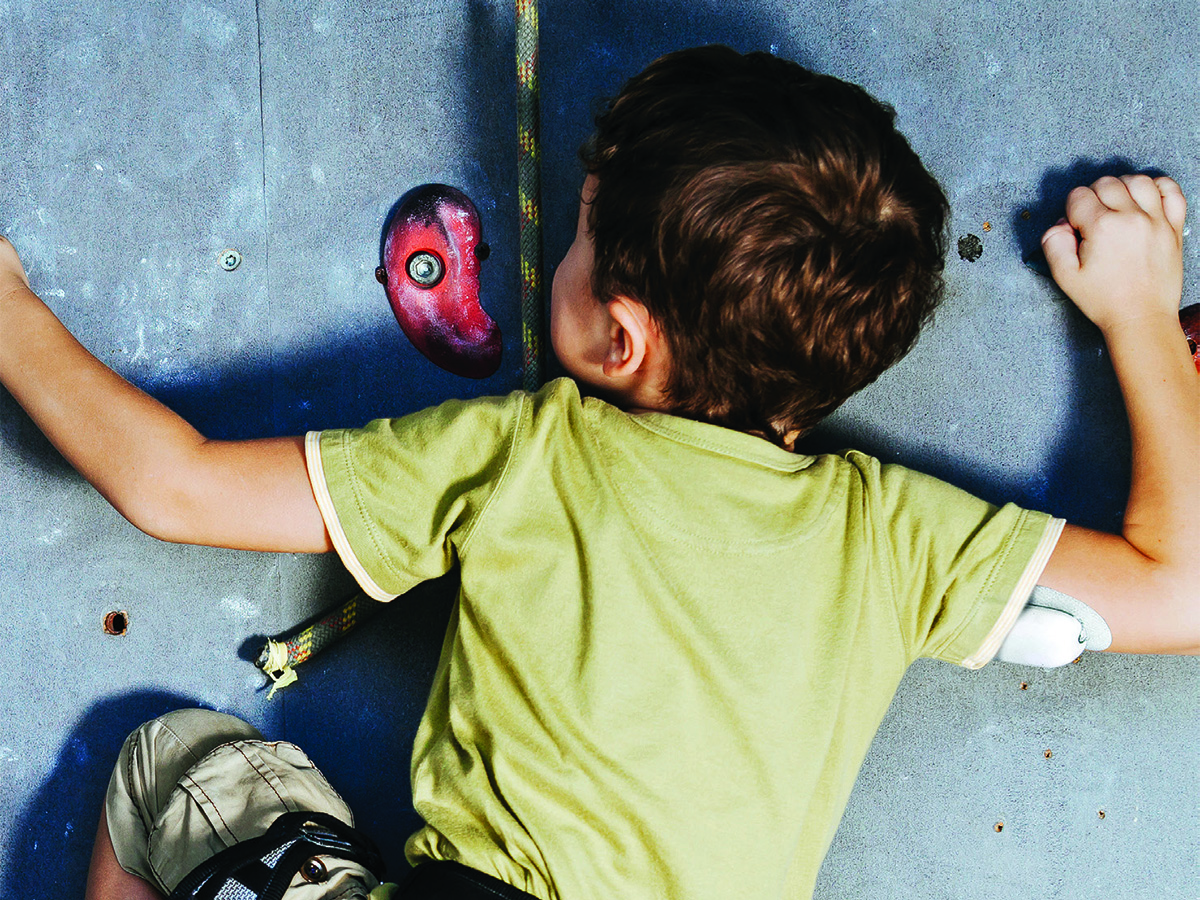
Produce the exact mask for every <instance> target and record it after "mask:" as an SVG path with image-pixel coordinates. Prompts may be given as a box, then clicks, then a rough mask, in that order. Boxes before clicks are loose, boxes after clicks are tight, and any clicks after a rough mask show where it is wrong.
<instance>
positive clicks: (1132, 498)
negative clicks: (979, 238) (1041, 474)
mask: <svg viewBox="0 0 1200 900" xmlns="http://www.w3.org/2000/svg"><path fill="white" fill-rule="evenodd" d="M1185 213H1186V202H1185V200H1184V197H1183V193H1182V191H1181V190H1180V189H1179V186H1178V185H1177V184H1176V183H1175V182H1174V181H1172V180H1171V179H1169V178H1157V179H1151V178H1149V177H1147V176H1144V175H1132V176H1124V177H1122V178H1120V179H1118V178H1102V179H1100V180H1099V181H1097V182H1095V183H1094V184H1093V185H1091V186H1090V187H1080V188H1076V189H1075V190H1074V191H1072V192H1071V194H1070V196H1069V197H1068V199H1067V216H1066V219H1064V220H1063V221H1061V222H1059V223H1058V224H1057V225H1055V226H1054V227H1052V228H1051V229H1049V230H1048V231H1047V232H1046V234H1045V235H1044V236H1043V238H1042V246H1043V249H1044V250H1045V253H1046V258H1047V261H1048V262H1049V263H1050V270H1051V273H1052V274H1053V275H1054V278H1055V280H1056V281H1057V282H1058V283H1059V285H1060V286H1061V287H1062V289H1063V290H1064V291H1065V292H1066V294H1067V296H1069V297H1070V298H1071V300H1072V301H1073V302H1074V303H1075V304H1076V305H1077V306H1078V307H1079V308H1080V309H1081V310H1082V311H1083V313H1084V314H1085V315H1086V316H1087V317H1088V318H1089V319H1091V320H1092V322H1093V323H1094V324H1095V325H1096V326H1097V327H1099V328H1100V330H1101V332H1102V333H1103V335H1104V339H1105V342H1106V344H1107V346H1108V350H1109V354H1110V356H1111V358H1112V363H1113V368H1114V369H1115V371H1116V375H1117V379H1118V381H1119V382H1120V385H1121V392H1122V395H1123V397H1124V400H1125V407H1126V411H1127V413H1128V417H1129V424H1130V432H1131V436H1132V440H1133V466H1132V481H1131V485H1130V492H1129V502H1128V505H1127V506H1126V509H1125V517H1124V524H1123V527H1122V533H1121V534H1120V535H1112V534H1103V533H1100V532H1096V531H1091V530H1089V529H1086V528H1080V527H1076V526H1072V525H1067V526H1066V527H1065V528H1064V530H1063V534H1062V537H1061V538H1060V539H1059V542H1058V544H1057V546H1056V548H1055V550H1054V553H1053V555H1052V556H1051V558H1050V561H1049V563H1048V564H1047V565H1046V568H1045V570H1044V571H1043V573H1042V576H1041V578H1040V579H1039V584H1042V585H1044V586H1046V587H1050V588H1054V589H1056V590H1059V591H1061V592H1063V593H1065V594H1069V595H1070V596H1073V597H1075V598H1077V599H1079V600H1082V601H1083V602H1084V603H1086V604H1087V605H1088V606H1090V607H1092V609H1094V610H1095V611H1096V612H1098V613H1099V614H1100V615H1101V616H1103V617H1104V619H1105V621H1106V622H1107V623H1108V626H1109V628H1110V629H1111V631H1112V635H1113V642H1112V646H1111V647H1110V648H1109V649H1110V650H1113V651H1119V652H1129V653H1182V654H1197V653H1200V375H1198V373H1197V371H1196V367H1195V365H1194V364H1193V362H1192V357H1191V353H1190V351H1189V349H1188V346H1187V340H1186V338H1185V337H1184V335H1183V333H1182V331H1181V329H1180V327H1179V318H1178V314H1179V312H1178V311H1179V301H1180V296H1181V293H1182V286H1183V264H1182V241H1183V222H1184V217H1185Z"/></svg>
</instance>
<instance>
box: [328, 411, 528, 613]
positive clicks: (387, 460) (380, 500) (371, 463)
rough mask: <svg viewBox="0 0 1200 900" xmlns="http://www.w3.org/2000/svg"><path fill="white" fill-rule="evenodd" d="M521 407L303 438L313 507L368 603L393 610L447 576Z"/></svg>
mask: <svg viewBox="0 0 1200 900" xmlns="http://www.w3.org/2000/svg"><path fill="white" fill-rule="evenodd" d="M523 407H524V396H523V395H522V394H512V395H510V396H508V397H502V398H484V399H479V400H469V401H450V402H448V403H444V404H442V405H441V406H437V407H433V408H431V409H427V410H423V411H421V412H418V413H414V414H412V415H410V416H405V417H403V418H398V419H378V420H376V421H374V422H371V423H370V424H369V425H367V426H366V427H364V428H360V429H349V430H334V431H322V432H310V433H309V434H308V436H307V437H306V439H305V456H306V459H307V462H308V474H309V480H310V481H311V482H312V486H313V493H314V495H315V496H316V499H317V505H318V506H319V507H320V509H321V515H322V516H323V517H324V519H325V526H326V528H327V529H328V531H329V535H330V538H331V539H332V541H333V545H334V547H335V548H336V549H337V552H338V555H339V556H340V557H341V559H342V562H343V563H344V564H345V565H346V568H347V569H349V570H350V572H351V574H352V575H354V577H355V579H356V580H357V581H358V583H359V586H360V587H361V588H362V589H363V591H364V592H365V593H366V594H367V595H368V596H370V597H373V598H374V599H376V600H391V599H392V598H394V597H397V596H399V595H400V594H402V593H404V592H405V591H407V590H409V589H410V588H412V587H414V586H416V585H417V584H419V583H420V582H422V581H426V580H428V579H430V578H436V577H437V576H439V575H443V574H445V573H446V572H448V571H449V570H450V569H451V567H453V565H454V563H455V560H456V556H457V554H458V553H459V551H460V550H461V548H462V547H463V546H464V545H465V543H466V542H467V541H468V540H469V538H470V535H471V532H472V529H473V528H474V526H475V524H476V523H477V522H478V520H479V518H480V516H481V514H482V512H483V510H484V508H485V507H486V505H487V503H488V500H489V499H490V497H491V496H492V494H493V492H494V491H495V489H496V486H497V484H498V483H499V482H500V480H501V478H502V476H503V473H504V469H505V465H506V463H507V461H508V459H509V455H510V453H511V451H512V447H513V444H514V442H515V440H516V437H515V434H516V428H517V423H518V422H519V420H520V417H521V413H522V409H523Z"/></svg>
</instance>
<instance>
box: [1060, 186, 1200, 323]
mask: <svg viewBox="0 0 1200 900" xmlns="http://www.w3.org/2000/svg"><path fill="white" fill-rule="evenodd" d="M1186 213H1187V201H1186V200H1185V199H1184V196H1183V191H1182V190H1181V189H1180V187H1179V185H1178V184H1176V183H1175V182H1174V181H1172V180H1171V179H1170V178H1166V177H1162V178H1150V177H1148V176H1146V175H1123V176H1122V177H1120V178H1112V177H1104V178H1101V179H1099V180H1098V181H1096V182H1095V183H1094V184H1092V185H1091V186H1090V187H1077V188H1075V190H1073V191H1071V193H1070V194H1069V195H1068V196H1067V216H1066V218H1065V219H1063V220H1062V221H1060V222H1059V223H1058V224H1056V225H1054V226H1053V227H1051V228H1050V229H1049V230H1047V231H1046V233H1045V234H1044V235H1042V250H1043V251H1044V252H1045V254H1046V261H1047V262H1048V263H1049V264H1050V273H1051V274H1052V275H1053V276H1054V280H1055V281H1057V282H1058V284H1059V286H1060V287H1061V288H1062V289H1063V291H1065V292H1066V294H1067V296H1068V297H1070V298H1071V300H1073V301H1074V302H1075V305H1076V306H1078V307H1079V308H1080V310H1082V311H1083V314H1084V315H1086V316H1087V317H1088V318H1089V319H1091V320H1092V322H1093V323H1095V324H1096V325H1097V326H1098V327H1099V328H1100V329H1101V330H1102V331H1107V330H1109V329H1110V328H1112V327H1115V326H1119V325H1121V324H1122V323H1124V322H1128V321H1132V320H1136V319H1142V318H1145V317H1146V316H1153V315H1158V314H1161V313H1165V314H1168V315H1170V316H1171V317H1172V318H1174V317H1175V316H1176V315H1177V313H1178V311H1179V298H1180V295H1181V294H1182V292H1183V222H1184V217H1185V215H1186Z"/></svg>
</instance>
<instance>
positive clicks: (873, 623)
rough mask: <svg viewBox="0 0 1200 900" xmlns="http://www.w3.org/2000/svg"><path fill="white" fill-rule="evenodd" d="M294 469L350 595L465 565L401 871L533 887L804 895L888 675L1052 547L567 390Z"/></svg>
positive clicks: (942, 653)
mask: <svg viewBox="0 0 1200 900" xmlns="http://www.w3.org/2000/svg"><path fill="white" fill-rule="evenodd" d="M318 440H319V443H320V449H319V452H318V448H317V446H316V443H317V441H318ZM309 458H310V470H311V472H312V476H313V483H314V485H315V486H316V493H317V497H318V500H319V502H321V505H322V511H323V513H324V515H325V520H326V522H327V523H329V525H330V531H331V534H332V535H333V538H334V542H335V544H336V545H337V547H338V550H339V552H340V554H341V556H342V558H343V560H344V561H346V563H347V565H348V567H349V568H350V569H351V571H353V572H355V573H356V575H357V577H358V578H359V581H360V583H361V584H362V585H363V586H364V587H365V588H367V590H368V592H370V593H372V594H373V595H374V596H376V597H377V598H378V599H390V598H391V597H392V596H395V595H397V594H400V593H403V592H404V591H406V590H408V589H409V588H410V587H412V586H414V585H415V584H416V583H418V582H419V581H421V580H424V579H426V578H430V577H435V576H437V575H440V574H442V573H443V572H444V571H446V570H447V569H448V568H449V567H450V566H451V565H452V564H453V563H454V562H455V561H457V562H458V563H459V564H460V565H461V580H462V581H461V583H462V587H461V591H460V595H459V601H458V604H457V607H456V610H455V614H454V617H453V619H452V621H451V627H450V631H449V634H448V636H447V642H446V645H445V647H444V650H443V656H442V660H441V663H440V666H439V670H438V674H437V678H436V681H435V685H434V688H433V693H432V696H431V698H430V701H429V705H428V708H427V710H426V713H425V717H424V720H423V722H422V724H421V728H420V731H419V733H418V737H417V742H416V748H415V753H414V762H413V792H414V798H415V801H416V805H417V809H418V811H419V812H420V813H421V815H422V817H423V818H424V819H425V821H426V823H427V825H426V826H425V828H424V829H422V830H421V831H420V832H418V834H417V835H415V836H414V837H413V838H412V839H411V840H410V841H409V844H408V852H409V855H410V859H412V861H414V862H420V861H421V860H422V859H426V858H434V859H436V858H449V859H456V860H459V861H461V862H465V863H467V864H468V865H470V866H472V867H474V868H477V869H480V870H482V871H485V872H488V873H490V874H494V875H496V876H498V877H500V878H502V879H503V880H504V881H506V882H508V883H510V884H514V885H517V886H519V887H522V888H523V889H525V890H527V891H529V892H531V893H533V894H535V895H537V896H539V897H545V898H550V897H555V896H559V897H580V896H593V895H595V896H600V895H603V896H656V897H659V896H661V897H680V898H684V897H688V898H699V897H722V896H753V897H768V896H788V897H792V896H796V897H799V896H807V894H808V893H809V892H811V890H812V886H813V882H814V880H815V878H816V874H817V870H818V868H819V866H820V863H821V859H822V857H823V856H824V853H825V850H826V849H827V847H828V844H829V841H830V840H831V839H832V837H833V833H834V831H835V829H836V827H837V822H838V818H839V817H840V814H841V811H842V809H843V807H844V805H845V802H846V800H847V798H848V796H849V793H850V789H851V786H852V784H853V781H854V776H855V773H856V772H857V769H858V766H859V764H860V763H861V761H862V759H863V757H864V755H865V754H866V751H867V747H868V746H869V744H870V742H871V738H872V736H873V735H874V733H875V730H876V728H877V727H878V724H879V722H880V720H881V719H882V717H883V714H884V713H885V711H886V710H887V708H888V704H889V703H890V701H891V698H892V695H893V693H894V691H895V689H896V686H897V685H898V684H899V681H900V678H901V677H902V676H903V674H904V671H905V669H906V668H907V666H908V664H909V663H910V662H911V661H912V660H913V659H914V658H916V657H918V656H937V657H940V658H943V659H946V660H949V661H951V662H956V663H961V664H964V665H968V666H972V667H977V666H979V665H982V664H983V663H984V662H986V660H987V659H988V658H990V656H991V654H992V653H994V652H995V649H996V648H997V647H998V646H999V642H1000V638H1001V637H1002V636H1003V634H1004V632H1005V630H1006V621H1011V617H1012V616H1014V615H1015V614H1016V611H1017V610H1019V609H1020V607H1021V606H1022V605H1023V604H1024V600H1025V598H1026V597H1027V596H1028V594H1029V591H1030V589H1031V588H1032V586H1033V581H1034V579H1035V577H1036V575H1037V572H1038V571H1039V570H1040V562H1039V560H1044V557H1045V552H1048V549H1049V547H1050V546H1052V545H1053V540H1054V538H1055V537H1057V533H1058V531H1057V528H1056V527H1055V526H1056V525H1057V524H1058V523H1055V522H1054V521H1053V520H1050V519H1049V518H1048V517H1046V516H1043V515H1039V514H1031V513H1027V512H1023V511H1020V510H1017V509H1016V508H1015V507H1006V508H1005V509H1003V510H996V509H995V508H993V507H990V506H989V505H987V504H985V503H983V502H981V501H978V500H976V499H975V498H972V497H970V496H968V495H966V494H964V493H962V492H960V491H958V490H956V489H954V488H951V487H949V486H947V485H945V484H943V483H941V482H938V481H935V480H933V479H930V478H926V477H924V476H921V475H918V474H916V473H913V472H910V471H907V470H904V469H901V468H900V467H881V466H880V465H879V464H878V463H877V462H875V461H874V460H872V459H870V458H868V457H865V456H862V455H861V454H847V456H846V457H845V458H843V457H841V456H824V457H807V456H801V455H797V454H793V453H790V452H788V451H786V450H783V449H781V448H779V447H775V446H772V445H771V444H769V443H767V442H766V441H763V440H761V439H760V438H756V437H753V436H750V435H746V434H742V433H739V432H735V431H730V430H728V429H725V428H721V427H718V426H714V425H709V424H705V423H700V422H695V421H691V420H688V419H682V418H678V417H674V416H669V415H663V414H660V413H642V414H636V415H630V414H627V413H625V412H622V411H621V410H619V409H617V408H615V407H613V406H610V405H609V404H607V403H604V402H602V401H599V400H595V399H589V400H584V401H581V400H580V397H579V393H578V390H577V388H576V387H575V385H574V384H573V383H572V382H570V381H567V380H560V381H557V382H554V383H552V384H550V385H548V386H547V387H546V388H544V389H543V390H542V391H540V392H539V393H538V394H537V395H535V396H532V397H530V396H527V395H524V394H514V395H511V396H510V397H508V398H504V399H498V400H494V401H491V400H485V401H474V402H470V403H458V402H453V403H449V404H445V405H444V406H442V407H439V408H437V409H435V410H430V411H427V412H425V413H421V414H418V415H416V416H413V417H408V418H406V419H401V420H394V421H390V422H376V423H373V424H372V425H371V426H369V427H368V428H366V429H364V430H361V431H351V432H326V433H324V434H323V435H321V436H320V437H319V438H318V436H317V435H315V434H314V435H312V436H311V437H310V444H309ZM396 472H404V473H405V477H404V479H403V485H402V486H397V485H396V482H395V479H394V477H393V476H394V473H396ZM384 473H386V474H384ZM1039 547H1040V548H1041V549H1042V550H1043V551H1045V552H1043V553H1041V554H1039V553H1038V550H1039ZM1006 617H1008V618H1007V619H1006ZM785 886H786V887H785Z"/></svg>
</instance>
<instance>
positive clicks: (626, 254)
mask: <svg viewBox="0 0 1200 900" xmlns="http://www.w3.org/2000/svg"><path fill="white" fill-rule="evenodd" d="M894 118H895V113H894V112H893V110H892V109H891V107H889V106H887V105H885V104H882V103H880V102H878V101H876V100H875V99H873V98H872V97H871V96H870V95H868V94H867V93H866V92H865V91H864V90H862V89H861V88H859V87H857V86H855V85H851V84H847V83H845V82H842V81H839V80H837V79H835V78H832V77H829V76H825V75H818V74H815V73H812V72H809V71H807V70H805V69H803V68H802V67H800V66H798V65H796V64H795V63H791V62H788V61H785V60H781V59H777V58H775V57H773V56H770V55H768V54H764V53H751V54H747V55H745V56H743V55H741V54H738V53H736V52H735V51H733V50H730V49H729V48H727V47H702V48H697V49H693V50H685V51H681V52H678V53H674V54H671V55H669V56H665V57H663V58H661V59H659V60H657V61H656V62H654V63H652V64H651V65H650V66H649V67H648V68H647V69H646V70H645V71H644V72H642V73H641V74H640V75H638V76H636V77H635V78H633V79H631V80H630V81H629V82H628V83H627V84H626V85H625V87H624V88H623V89H622V91H621V93H620V94H619V95H618V96H617V97H616V98H615V99H614V100H612V101H609V103H608V104H607V105H606V107H605V109H604V111H603V112H602V113H601V114H600V115H599V116H598V117H597V120H596V126H597V130H596V133H595V135H594V136H593V137H592V139H591V140H590V141H589V143H588V144H587V146H586V147H585V148H584V150H583V154H582V155H583V159H584V162H585V164H586V166H587V169H588V173H589V179H588V183H587V185H586V186H585V197H584V201H585V203H584V207H583V211H582V212H581V234H580V236H579V237H578V238H577V241H576V247H573V248H572V251H571V253H570V254H568V258H567V260H565V261H564V266H565V267H566V269H567V270H568V271H566V272H563V271H561V269H562V268H563V267H560V272H559V273H558V274H557V275H556V282H557V281H559V279H560V277H561V278H562V281H564V282H569V281H570V279H571V278H572V277H575V278H576V279H578V277H579V268H580V266H581V265H583V266H586V267H588V268H590V279H588V283H587V284H586V285H584V287H585V288H590V290H589V291H588V293H590V295H591V298H594V299H592V302H593V303H595V305H596V306H597V307H600V308H602V309H603V308H606V307H607V308H608V309H612V308H613V307H612V302H613V301H615V300H620V301H633V302H631V303H630V302H624V303H622V305H621V309H619V310H617V311H618V312H619V313H621V314H628V315H633V314H634V312H636V311H637V310H638V309H639V308H640V309H642V310H643V312H644V313H645V315H646V316H648V319H649V321H648V322H643V323H642V324H643V325H644V326H645V327H646V328H647V329H649V332H648V333H652V334H653V335H656V336H658V337H659V338H660V339H661V343H662V345H663V349H664V350H665V352H663V353H661V354H660V359H661V361H662V369H663V378H662V382H663V384H662V396H663V398H664V401H665V402H664V403H663V404H661V407H660V408H665V409H669V410H671V411H672V412H675V413H678V414H680V415H684V416H688V417H691V418H696V419H701V420H705V421H710V422H714V423H717V424H720V425H725V426H727V427H731V428H735V429H738V430H742V431H748V432H752V433H757V434H761V435H763V436H764V437H767V438H768V439H770V440H773V441H775V442H777V443H781V444H785V445H786V444H789V443H790V439H789V435H790V436H792V437H794V435H795V433H797V432H803V431H806V430H808V429H809V428H811V427H812V426H814V425H815V424H816V423H817V422H819V421H820V420H821V419H822V418H823V417H824V416H826V415H827V414H829V413H830V412H832V411H833V410H834V409H835V408H837V406H839V405H840V404H841V403H842V402H843V401H844V400H845V399H846V398H847V397H849V396H850V395H851V394H853V393H854V392H855V391H857V390H858V389H860V388H862V387H864V386H865V385H867V384H869V383H870V382H872V381H873V380H875V378H877V377H878V376H879V374H880V373H882V372H883V370H884V369H886V368H887V367H888V366H890V365H891V364H892V363H894V362H896V361H897V360H898V359H900V358H901V357H902V356H903V355H904V354H905V353H906V352H908V350H909V349H910V348H911V347H912V345H913V343H914V342H915V340H916V337H917V333H918V331H919V329H920V326H921V325H922V324H923V322H924V321H925V320H926V319H927V318H928V317H929V315H930V313H931V312H932V310H933V308H934V306H935V305H936V303H937V300H938V299H939V296H940V292H941V272H942V266H943V255H944V238H943V233H942V231H943V225H944V222H945V217H946V212H947V205H946V199H945V196H944V195H943V193H942V191H941V188H940V187H939V186H938V184H937V182H936V180H935V179H934V178H933V177H932V176H931V175H930V174H929V173H928V172H927V171H926V170H925V168H924V166H922V164H921V161H920V160H919V159H918V157H917V155H916V154H915V153H914V152H913V151H912V149H911V148H910V147H909V145H908V142H907V141H906V140H905V139H904V138H903V136H901V135H900V134H899V133H898V132H897V131H896V130H895V127H894V125H893V121H894ZM583 217H586V218H583ZM581 241H583V242H584V243H585V244H586V245H587V246H585V247H582V248H580V246H579V245H580V242H581ZM592 254H594V260H593V259H592V258H591V257H592ZM585 256H586V257H587V258H586V259H585V258H584V257H585ZM572 267H573V270H574V276H572ZM560 288H561V289H562V290H561V291H560ZM567 289H569V285H567V286H564V285H560V284H556V286H555V294H556V296H555V305H556V306H559V305H560V303H559V297H558V294H559V293H560V292H564V293H565V291H566V290H567ZM629 310H633V311H634V312H629ZM554 315H555V317H556V318H560V314H559V312H558V310H556V311H555V314H554ZM592 324H596V323H595V322H593V323H592ZM634 324H637V323H634ZM555 330H556V331H562V330H563V329H562V328H561V327H558V328H556V329H555ZM559 345H560V336H559V335H558V334H556V335H555V349H556V350H557V351H559V353H560V356H562V355H563V348H562V347H560V346H559ZM567 352H568V355H569V353H570V348H567ZM596 352H599V351H598V350H597V351H596ZM564 364H565V365H567V367H568V369H571V365H570V363H569V362H568V360H566V359H564Z"/></svg>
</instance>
